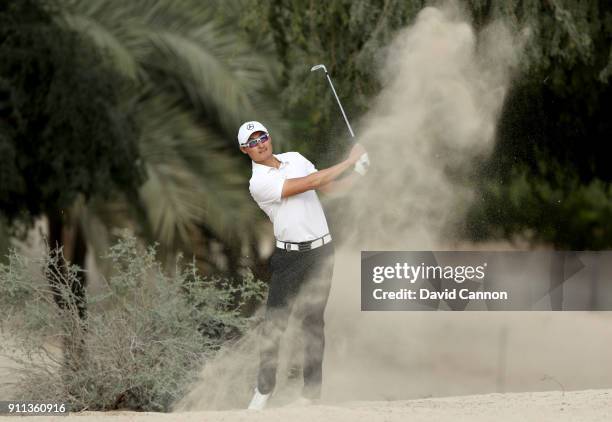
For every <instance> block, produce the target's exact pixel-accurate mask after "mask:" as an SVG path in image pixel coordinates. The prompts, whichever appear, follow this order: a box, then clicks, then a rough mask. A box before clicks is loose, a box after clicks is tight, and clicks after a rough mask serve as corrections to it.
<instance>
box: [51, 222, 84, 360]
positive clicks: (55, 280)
mask: <svg viewBox="0 0 612 422" xmlns="http://www.w3.org/2000/svg"><path fill="white" fill-rule="evenodd" d="M77 217H78V216H77ZM47 218H48V221H49V247H50V250H51V253H52V254H53V255H55V256H56V258H57V259H58V262H57V267H56V268H47V269H46V271H47V275H48V276H47V279H48V281H49V283H50V285H51V289H52V291H53V292H54V297H53V298H54V300H55V303H56V304H57V306H58V307H59V308H60V310H62V311H68V312H69V313H68V314H67V318H69V320H70V321H68V323H67V332H66V333H64V341H63V352H64V364H65V367H66V369H72V370H76V369H78V368H79V367H80V366H81V365H82V364H83V363H84V351H85V347H84V346H85V343H84V334H85V332H86V331H87V325H86V322H87V296H86V287H87V285H86V283H87V279H86V276H85V273H84V271H83V270H84V269H85V258H86V256H87V243H86V242H85V237H84V234H83V230H82V227H81V224H80V222H79V219H78V218H75V217H74V216H73V218H72V221H71V222H70V224H67V221H66V218H67V216H66V215H65V214H64V213H63V212H61V211H60V210H54V211H53V212H49V213H48V214H47ZM60 248H61V249H60ZM60 250H61V253H60ZM70 264H73V265H77V266H78V267H79V269H80V270H81V271H79V272H78V273H77V275H76V277H75V278H72V279H71V278H69V277H68V265H70ZM53 271H55V272H56V273H57V272H59V274H55V275H54V274H52V272H53ZM67 289H69V291H70V292H71V293H72V295H70V297H68V298H67V297H66V296H65V295H62V294H61V292H62V291H66V290H67ZM70 312H76V315H74V314H70ZM75 321H78V323H76V324H75V323H74V322H75Z"/></svg>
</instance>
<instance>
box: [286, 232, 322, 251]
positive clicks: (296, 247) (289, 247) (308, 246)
mask: <svg viewBox="0 0 612 422" xmlns="http://www.w3.org/2000/svg"><path fill="white" fill-rule="evenodd" d="M331 240H332V237H331V234H329V233H328V234H326V235H325V236H323V237H320V238H318V239H315V240H310V241H308V242H282V241H280V240H277V241H276V247H277V248H281V249H284V250H286V251H309V250H312V249H316V248H318V247H319V246H323V245H325V244H326V243H329V242H331Z"/></svg>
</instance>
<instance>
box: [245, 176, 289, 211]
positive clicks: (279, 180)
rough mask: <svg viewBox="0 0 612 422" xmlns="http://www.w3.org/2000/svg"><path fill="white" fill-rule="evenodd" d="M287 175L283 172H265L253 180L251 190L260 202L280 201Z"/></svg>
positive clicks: (252, 194) (250, 185) (254, 197)
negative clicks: (282, 173)
mask: <svg viewBox="0 0 612 422" xmlns="http://www.w3.org/2000/svg"><path fill="white" fill-rule="evenodd" d="M284 183H285V176H283V175H281V174H265V175H260V176H258V177H257V178H255V179H253V180H251V183H250V184H249V191H250V192H251V196H252V197H253V199H255V201H256V202H257V203H258V204H268V203H273V202H280V200H281V195H282V193H283V184H284Z"/></svg>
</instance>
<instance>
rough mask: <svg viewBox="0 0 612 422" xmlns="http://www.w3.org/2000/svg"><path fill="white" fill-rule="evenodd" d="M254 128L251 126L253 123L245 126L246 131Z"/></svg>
mask: <svg viewBox="0 0 612 422" xmlns="http://www.w3.org/2000/svg"><path fill="white" fill-rule="evenodd" d="M254 127H255V126H253V123H249V124H248V125H247V129H248V130H251V129H253V128H254Z"/></svg>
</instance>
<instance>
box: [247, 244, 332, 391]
mask: <svg viewBox="0 0 612 422" xmlns="http://www.w3.org/2000/svg"><path fill="white" fill-rule="evenodd" d="M270 265H271V268H272V279H271V281H270V287H269V291H268V302H267V307H266V315H265V320H264V323H263V325H262V332H261V334H262V345H261V352H260V353H261V355H260V358H261V360H260V366H259V375H258V379H257V388H258V390H259V391H260V392H261V393H263V394H267V393H269V392H271V391H272V390H273V389H274V386H275V384H276V368H277V365H278V349H279V345H280V339H281V336H282V334H283V332H284V331H285V329H286V328H287V322H288V320H289V316H290V315H291V312H292V310H293V307H294V304H296V309H295V312H296V316H297V318H298V320H299V321H301V324H302V333H303V336H304V366H303V371H304V392H303V395H304V396H305V397H308V398H314V399H316V398H319V397H320V395H321V381H322V366H323V351H324V349H325V333H324V329H325V322H324V320H323V314H324V312H325V306H326V305H327V298H328V297H329V290H330V287H331V279H332V275H333V270H334V246H333V243H328V244H326V245H323V246H321V247H319V248H316V249H313V250H310V251H304V252H298V251H285V250H282V249H279V248H276V249H275V251H274V254H273V255H272V258H271V261H270Z"/></svg>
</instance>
